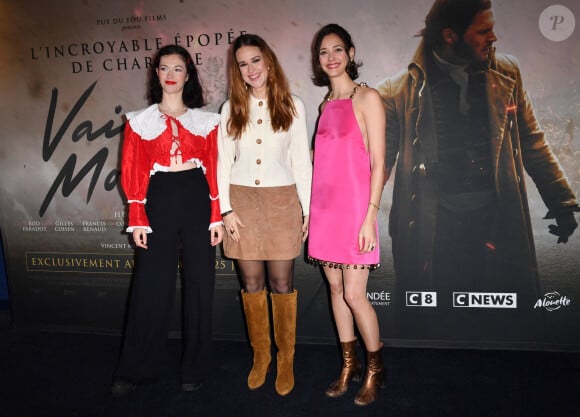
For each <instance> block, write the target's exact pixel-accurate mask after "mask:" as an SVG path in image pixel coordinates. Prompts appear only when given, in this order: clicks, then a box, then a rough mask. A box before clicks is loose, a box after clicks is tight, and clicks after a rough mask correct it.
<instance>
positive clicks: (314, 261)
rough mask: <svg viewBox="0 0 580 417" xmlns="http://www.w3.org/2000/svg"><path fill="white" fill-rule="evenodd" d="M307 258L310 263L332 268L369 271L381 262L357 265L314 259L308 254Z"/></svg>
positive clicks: (379, 265)
mask: <svg viewBox="0 0 580 417" xmlns="http://www.w3.org/2000/svg"><path fill="white" fill-rule="evenodd" d="M307 260H308V262H309V263H311V264H312V265H315V266H316V265H320V266H326V267H328V268H334V269H350V268H352V269H368V270H370V271H374V270H375V269H378V268H380V267H381V264H371V265H358V264H354V265H353V264H342V263H340V262H328V261H322V260H320V259H316V258H312V257H310V256H308V257H307Z"/></svg>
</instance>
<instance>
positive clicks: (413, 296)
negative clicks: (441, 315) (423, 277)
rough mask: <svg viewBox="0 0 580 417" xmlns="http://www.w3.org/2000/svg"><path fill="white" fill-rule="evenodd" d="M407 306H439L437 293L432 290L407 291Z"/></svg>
mask: <svg viewBox="0 0 580 417" xmlns="http://www.w3.org/2000/svg"><path fill="white" fill-rule="evenodd" d="M405 305H406V306H407V307H437V293H436V292H430V291H407V292H406V293H405Z"/></svg>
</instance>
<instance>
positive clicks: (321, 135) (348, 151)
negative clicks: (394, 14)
mask: <svg viewBox="0 0 580 417" xmlns="http://www.w3.org/2000/svg"><path fill="white" fill-rule="evenodd" d="M354 56H355V48H354V45H353V43H352V40H351V37H350V35H349V34H348V32H347V31H346V30H345V29H344V28H342V27H341V26H339V25H336V24H330V25H327V26H325V27H323V28H322V29H321V30H320V31H319V32H318V33H317V34H316V36H315V39H314V42H313V44H312V69H313V77H312V79H313V82H314V84H315V85H318V86H329V92H328V94H327V95H326V98H325V101H324V102H323V103H322V105H321V109H320V110H321V114H320V117H319V121H318V128H317V132H316V137H315V142H314V168H313V178H312V196H311V203H310V237H309V243H308V255H309V257H310V259H311V260H313V261H315V262H317V263H319V264H321V265H322V267H323V270H324V274H325V275H326V279H327V280H328V283H329V287H330V298H331V304H332V311H333V315H334V320H335V323H336V327H337V330H338V337H339V339H340V344H341V347H342V354H343V367H342V370H341V373H340V376H339V377H338V379H337V380H335V381H334V382H333V383H332V384H331V385H330V387H329V388H328V389H327V390H326V395H327V396H328V397H339V396H341V395H343V394H344V393H345V392H346V391H347V389H348V384H349V381H350V380H351V379H355V380H356V379H357V377H358V376H359V374H360V370H361V365H360V363H359V361H358V360H357V358H356V353H355V351H356V336H355V323H356V328H357V329H358V332H359V334H360V335H361V337H362V339H363V342H364V345H365V348H366V351H367V369H366V374H365V378H364V382H363V385H362V387H361V388H360V390H359V392H358V394H357V395H356V397H355V404H357V405H367V404H370V403H372V402H373V401H374V400H375V399H376V398H377V394H378V390H379V388H380V386H382V384H383V379H384V373H385V371H384V365H383V360H382V355H381V348H382V343H381V339H380V335H379V325H378V320H377V315H376V313H375V310H374V308H373V306H372V305H371V304H370V302H369V301H368V299H367V296H366V293H367V291H366V287H367V281H368V276H369V271H370V270H372V269H375V268H376V267H377V266H379V254H380V250H379V241H378V239H379V236H378V228H377V215H378V211H379V207H380V201H381V194H382V191H383V186H384V180H385V170H384V159H385V127H386V121H385V112H384V108H383V105H382V101H381V98H380V96H379V94H378V92H377V91H376V90H375V89H373V88H369V87H368V86H367V85H366V84H364V83H361V84H357V83H355V82H354V81H353V80H355V79H356V78H357V77H358V67H359V66H360V63H358V64H357V63H356V62H355V61H354Z"/></svg>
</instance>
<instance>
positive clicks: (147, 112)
mask: <svg viewBox="0 0 580 417" xmlns="http://www.w3.org/2000/svg"><path fill="white" fill-rule="evenodd" d="M126 116H127V120H129V124H130V125H131V128H132V129H133V131H134V132H135V133H137V134H138V135H139V136H141V138H143V139H145V140H153V139H155V138H157V137H158V136H159V135H161V133H163V131H164V130H165V129H167V124H166V120H167V116H166V115H165V114H163V113H161V112H160V111H159V108H158V106H157V104H152V105H151V106H149V107H146V108H144V109H141V110H137V111H133V112H129V113H127V115H126ZM176 119H177V120H179V122H180V123H181V124H182V125H183V127H184V128H185V129H186V130H188V131H189V132H191V133H192V134H194V135H197V136H202V137H206V136H207V135H208V134H209V133H210V132H211V131H212V130H214V129H215V127H216V126H217V125H218V124H219V121H220V115H219V114H218V113H211V112H207V111H203V110H200V109H188V110H187V112H185V113H184V114H182V115H181V116H179V117H176Z"/></svg>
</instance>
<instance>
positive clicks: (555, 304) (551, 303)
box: [534, 291, 572, 311]
mask: <svg viewBox="0 0 580 417" xmlns="http://www.w3.org/2000/svg"><path fill="white" fill-rule="evenodd" d="M571 302H572V300H570V298H569V297H566V296H565V295H560V293H559V292H558V291H552V292H548V293H546V294H544V297H542V298H539V299H538V301H536V304H534V308H542V307H543V308H545V309H546V310H548V311H556V310H559V309H561V308H562V307H568V306H569V305H570V303H571Z"/></svg>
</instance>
